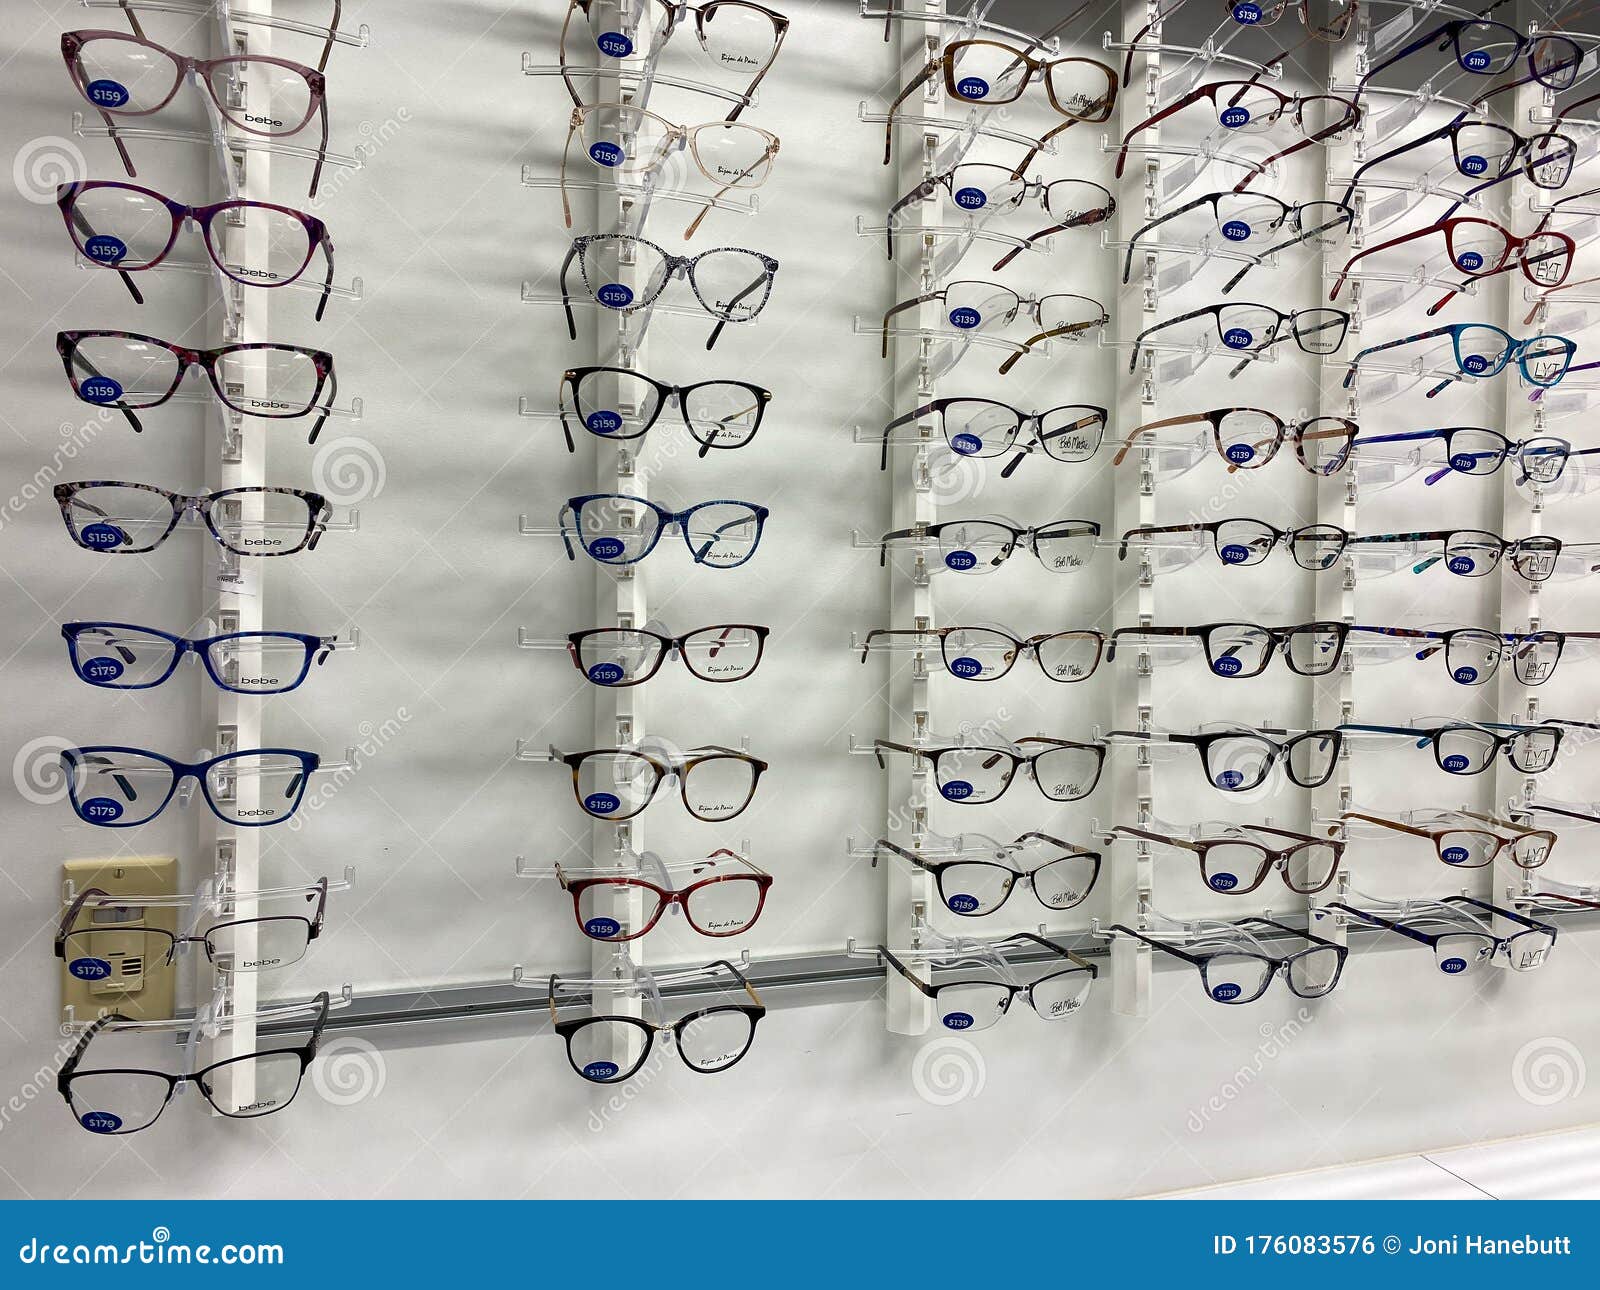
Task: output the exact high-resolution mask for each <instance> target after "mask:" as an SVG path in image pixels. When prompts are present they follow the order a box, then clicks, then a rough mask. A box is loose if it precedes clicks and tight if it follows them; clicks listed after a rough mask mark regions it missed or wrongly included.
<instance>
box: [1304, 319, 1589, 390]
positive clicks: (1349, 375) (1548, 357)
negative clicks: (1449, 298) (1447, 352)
mask: <svg viewBox="0 0 1600 1290" xmlns="http://www.w3.org/2000/svg"><path fill="white" fill-rule="evenodd" d="M1439 336H1448V337H1449V338H1450V344H1451V347H1452V351H1453V353H1454V357H1455V364H1456V370H1457V371H1458V372H1459V373H1460V375H1459V376H1447V377H1445V378H1443V379H1442V380H1441V381H1440V382H1439V383H1438V384H1437V385H1435V386H1434V387H1433V388H1432V389H1430V390H1429V391H1428V392H1427V397H1428V398H1430V399H1431V398H1433V397H1434V396H1435V395H1437V394H1438V393H1439V391H1440V390H1444V389H1448V388H1449V386H1450V384H1451V382H1452V381H1458V380H1460V379H1461V377H1463V376H1472V377H1483V378H1485V379H1487V378H1488V377H1491V376H1498V375H1499V374H1500V373H1501V372H1503V371H1504V370H1505V369H1506V366H1507V365H1508V364H1509V363H1510V362H1511V361H1512V360H1513V359H1515V360H1516V363H1517V369H1518V371H1520V372H1521V374H1522V379H1523V380H1524V381H1526V382H1527V383H1528V384H1529V385H1537V386H1540V387H1548V386H1551V385H1556V384H1559V382H1560V380H1561V378H1562V377H1563V376H1565V375H1566V374H1567V368H1568V367H1570V366H1571V365H1572V356H1573V354H1575V353H1577V350H1578V347H1577V345H1576V344H1574V343H1573V342H1572V341H1570V340H1568V339H1567V338H1566V337H1565V336H1529V337H1526V338H1524V339H1522V340H1518V339H1517V338H1516V337H1515V336H1513V335H1511V333H1510V332H1507V331H1502V330H1501V329H1500V328H1499V327H1496V326H1493V325H1492V324H1490V323H1451V324H1449V325H1448V326H1445V327H1431V328H1429V329H1428V330H1427V331H1423V332H1418V333H1417V334H1416V335H1414V336H1402V337H1400V338H1399V339H1398V340H1387V341H1384V342H1383V343H1382V344H1381V345H1368V346H1367V347H1366V348H1365V349H1363V350H1361V351H1360V352H1359V353H1357V354H1356V356H1355V357H1354V358H1352V359H1351V360H1350V368H1349V370H1348V371H1346V372H1345V374H1344V387H1345V389H1349V388H1350V387H1351V386H1352V385H1354V384H1355V380H1356V370H1357V369H1358V368H1359V367H1360V366H1361V360H1362V359H1364V358H1366V357H1367V356H1368V355H1369V354H1381V353H1383V352H1384V351H1385V350H1390V349H1396V348H1398V347H1399V346H1401V345H1415V344H1418V343H1420V342H1421V341H1425V340H1433V339H1434V338H1436V337H1439ZM1335 348H1337V346H1335ZM1329 352H1330V353H1331V352H1332V351H1331V350H1330V351H1329Z"/></svg>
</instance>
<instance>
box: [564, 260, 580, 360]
mask: <svg viewBox="0 0 1600 1290" xmlns="http://www.w3.org/2000/svg"><path fill="white" fill-rule="evenodd" d="M577 258H578V243H577V241H576V240H575V241H574V242H573V243H572V245H571V246H569V247H568V248H567V256H566V259H564V260H562V261H561V305H562V308H564V309H565V310H566V311H567V339H569V340H577V339H578V321H577V319H576V318H574V317H573V316H572V296H571V293H569V292H568V290H567V270H568V269H569V268H571V266H572V262H573V261H574V260H575V259H577Z"/></svg>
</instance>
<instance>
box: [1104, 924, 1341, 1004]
mask: <svg viewBox="0 0 1600 1290" xmlns="http://www.w3.org/2000/svg"><path fill="white" fill-rule="evenodd" d="M1194 927H1195V932H1196V936H1197V938H1198V939H1197V940H1196V941H1194V942H1191V943H1190V944H1191V946H1192V948H1185V947H1184V946H1182V945H1175V944H1173V943H1172V942H1171V941H1166V940H1158V939H1157V938H1156V937H1154V936H1147V935H1145V933H1143V932H1140V931H1135V930H1134V929H1133V928H1131V927H1127V926H1125V925H1123V924H1122V923H1117V924H1116V925H1114V926H1113V927H1112V928H1111V930H1112V931H1113V932H1121V933H1122V934H1123V935H1125V936H1131V937H1133V938H1134V939H1135V940H1139V941H1143V942H1144V943H1145V944H1146V945H1149V946H1150V947H1151V948H1153V949H1158V950H1160V951H1161V952H1162V953H1164V954H1170V955H1172V956H1173V957H1174V958H1179V959H1182V960H1183V961H1184V962H1185V963H1188V964H1191V965H1192V966H1193V967H1194V968H1195V969H1196V970H1197V971H1199V973H1200V985H1201V988H1202V989H1204V990H1205V992H1206V995H1207V996H1208V997H1209V998H1210V999H1212V1000H1213V1001H1214V1002H1216V1003H1227V1004H1244V1003H1254V1002H1255V1001H1256V1000H1257V999H1259V998H1260V997H1261V996H1262V995H1264V994H1265V993H1266V992H1267V987H1268V986H1269V985H1271V984H1272V978H1273V977H1275V976H1278V975H1279V974H1282V976H1283V979H1284V982H1285V984H1287V985H1288V987H1289V990H1290V992H1291V993H1292V994H1294V995H1296V996H1297V997H1298V998H1301V999H1320V998H1322V997H1323V996H1324V995H1326V994H1329V993H1331V992H1332V991H1333V988H1334V986H1336V985H1338V984H1339V976H1340V974H1341V973H1342V972H1343V971H1344V961H1345V956H1346V955H1347V954H1348V953H1349V951H1348V950H1347V949H1346V948H1345V947H1344V946H1343V945H1335V944H1334V943H1333V942H1332V941H1327V940H1324V939H1323V938H1322V937H1320V936H1313V935H1312V934H1311V933H1310V932H1302V931H1298V930H1297V929H1295V928H1293V927H1290V926H1289V925H1288V924H1286V923H1279V922H1275V921H1273V920H1272V919H1270V918H1244V919H1240V920H1239V922H1237V923H1224V922H1220V921H1215V920H1212V919H1204V920H1201V921H1200V922H1198V923H1196V924H1194ZM1252 927H1255V928H1261V929H1262V930H1263V931H1266V932H1267V933H1268V934H1270V935H1275V936H1284V935H1286V936H1294V937H1298V938H1301V939H1303V940H1305V941H1306V942H1307V946H1306V948H1305V949H1302V950H1295V951H1293V952H1292V953H1289V954H1272V953H1269V952H1268V951H1267V949H1266V947H1265V945H1264V944H1263V943H1262V941H1261V940H1260V939H1258V938H1257V937H1256V936H1255V935H1254V934H1253V933H1252V932H1251V931H1250V928H1252ZM1208 943H1209V948H1207V944H1208Z"/></svg>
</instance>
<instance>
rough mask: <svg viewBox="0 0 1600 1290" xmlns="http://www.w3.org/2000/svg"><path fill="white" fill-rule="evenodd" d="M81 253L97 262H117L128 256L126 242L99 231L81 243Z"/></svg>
mask: <svg viewBox="0 0 1600 1290" xmlns="http://www.w3.org/2000/svg"><path fill="white" fill-rule="evenodd" d="M83 253H84V254H85V255H87V256H88V257H89V258H90V259H91V260H94V261H96V262H97V263H99V264H118V263H120V262H121V261H123V260H125V259H127V258H128V244H127V243H126V242H124V241H123V240H122V239H121V238H120V237H112V236H110V235H109V234H106V233H101V234H99V235H98V236H96V237H91V238H90V239H89V240H88V241H87V242H85V243H84V244H83Z"/></svg>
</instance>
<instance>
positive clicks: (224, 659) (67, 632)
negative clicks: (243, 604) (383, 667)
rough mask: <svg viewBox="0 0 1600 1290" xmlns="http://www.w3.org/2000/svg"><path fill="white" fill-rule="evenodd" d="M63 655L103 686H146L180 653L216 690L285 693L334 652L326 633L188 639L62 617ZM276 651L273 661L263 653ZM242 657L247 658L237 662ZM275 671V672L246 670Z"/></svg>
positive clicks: (172, 666)
mask: <svg viewBox="0 0 1600 1290" xmlns="http://www.w3.org/2000/svg"><path fill="white" fill-rule="evenodd" d="M61 635H62V636H63V637H65V638H66V642H67V657H68V658H69V659H70V660H71V662H72V670H73V671H74V672H75V673H76V674H77V675H78V676H79V678H80V679H82V680H85V681H87V682H88V683H89V684H90V685H95V686H99V687H100V688H101V689H103V690H148V689H152V688H153V687H155V686H158V685H160V684H161V683H162V682H163V681H165V680H166V679H167V678H168V677H170V676H171V675H172V674H173V673H174V672H175V671H177V669H178V664H179V663H181V662H182V661H183V659H184V657H185V655H192V656H193V657H195V658H197V659H199V660H200V662H201V663H202V664H204V666H205V669H206V675H207V676H209V677H210V678H211V681H212V684H213V685H215V686H216V687H217V688H218V689H219V690H228V691H230V692H232V693H234V694H287V693H288V692H289V691H290V690H294V689H297V688H298V687H299V685H300V683H301V682H302V681H304V680H305V679H306V674H307V673H308V672H310V671H311V664H312V662H313V660H315V662H316V663H317V664H318V665H319V666H320V665H321V664H323V663H326V662H327V661H328V656H329V655H330V654H331V653H333V645H334V638H333V637H331V636H307V635H304V634H302V633H300V632H267V631H257V632H227V633H224V634H223V635H221V636H202V637H199V638H195V639H190V638H187V637H183V636H174V635H172V634H171V633H170V632H164V631H160V630H158V629H157V628H154V627H138V626H135V625H134V624H133V623H62V624H61ZM269 653H270V654H271V655H273V656H274V658H278V657H281V658H282V659H283V660H284V665H283V666H277V665H276V664H275V663H274V662H272V661H269V660H268V659H267V658H266V657H265V656H266V655H267V654H269ZM241 663H247V664H248V666H247V667H246V668H241ZM247 671H248V672H249V673H266V672H276V673H277V675H275V676H266V675H246V674H245V673H246V672H247Z"/></svg>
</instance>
